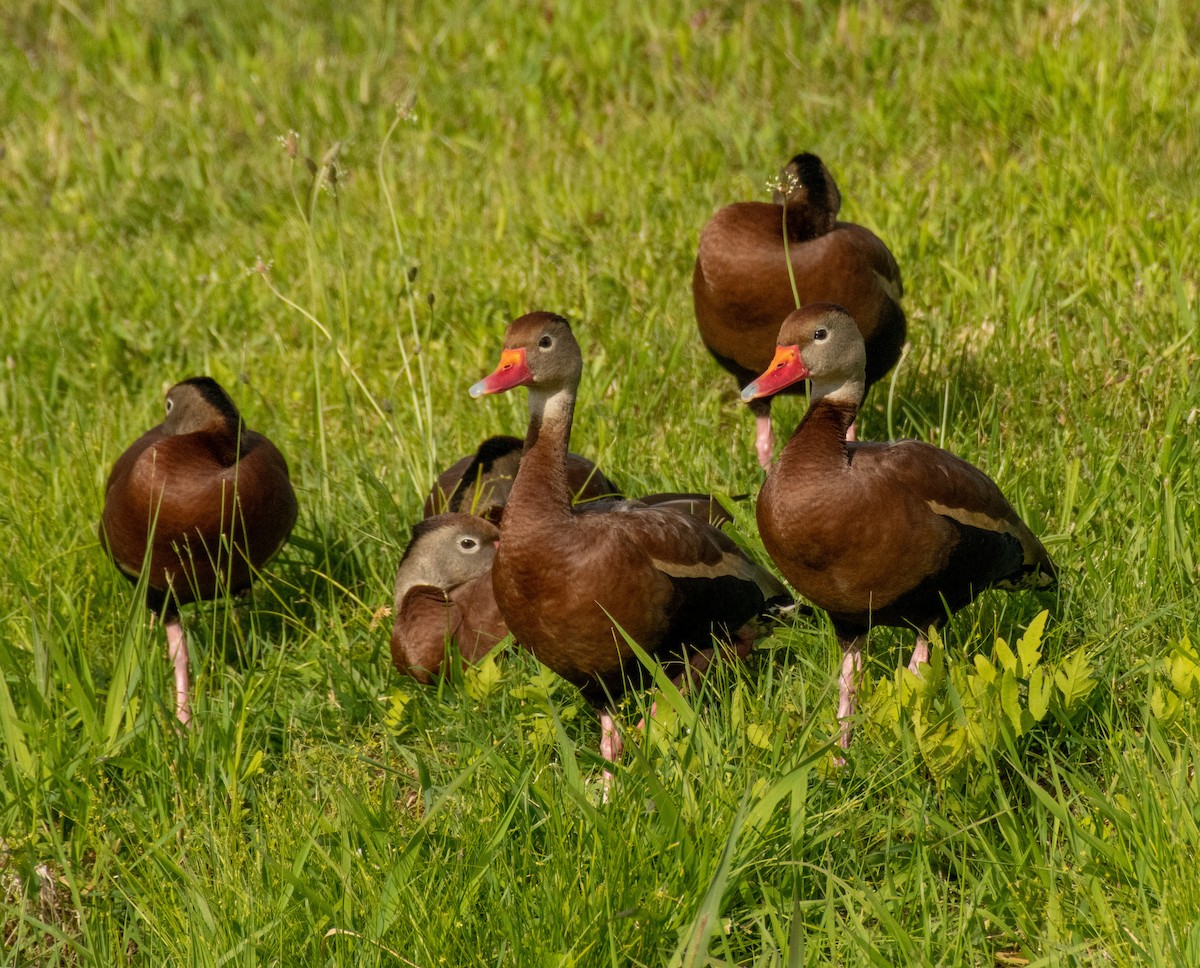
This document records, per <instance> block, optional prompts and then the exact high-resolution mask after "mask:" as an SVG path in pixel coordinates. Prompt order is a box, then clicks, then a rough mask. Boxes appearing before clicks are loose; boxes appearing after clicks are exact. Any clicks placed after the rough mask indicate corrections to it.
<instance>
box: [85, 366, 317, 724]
mask: <svg viewBox="0 0 1200 968" xmlns="http://www.w3.org/2000/svg"><path fill="white" fill-rule="evenodd" d="M295 523H296V496H295V494H294V493H293V491H292V485H291V481H290V479H289V477H288V467H287V462H286V461H285V460H284V459H283V455H282V454H280V452H279V450H278V449H277V448H276V447H275V445H274V444H272V443H271V441H269V440H268V439H267V438H266V437H264V436H263V435H262V434H259V433H255V432H254V431H253V430H248V429H246V427H244V426H243V425H242V420H241V415H240V414H239V413H238V410H237V407H236V406H234V403H233V401H232V400H231V399H230V398H229V394H227V393H226V392H225V391H224V389H222V388H221V386H220V385H219V384H218V383H217V382H216V381H215V380H213V379H210V378H209V377H193V378H192V379H190V380H184V381H183V382H182V383H178V384H176V385H175V386H173V387H171V389H170V390H168V391H167V396H166V417H165V419H164V420H163V422H162V423H160V424H159V425H158V426H156V427H154V428H152V429H151V430H148V431H147V432H146V433H144V434H142V436H141V437H139V438H138V439H137V440H136V441H134V443H133V444H132V445H131V446H130V447H129V448H128V449H127V450H126V451H125V452H124V453H123V454H122V455H121V456H120V457H118V458H117V462H116V464H114V465H113V469H112V472H111V473H110V474H109V476H108V483H107V485H106V487H105V494H104V512H103V516H102V518H101V521H100V540H101V543H102V544H103V545H104V546H105V548H106V549H107V551H108V553H109V555H110V557H111V558H112V560H113V561H114V563H115V564H116V565H117V567H118V568H119V569H120V570H121V573H122V574H124V575H125V577H126V578H128V579H129V580H130V581H131V582H133V583H135V584H136V583H137V582H138V581H139V580H140V579H141V578H142V577H143V569H145V575H144V577H145V583H146V605H147V606H148V607H149V608H150V609H151V610H152V611H154V612H156V613H159V614H161V615H162V618H163V623H164V625H165V626H166V633H167V643H168V649H169V653H170V657H171V661H172V664H173V665H174V669H175V700H176V715H177V716H178V717H179V719H180V721H181V722H184V723H187V722H188V721H189V719H190V718H191V707H190V704H189V701H188V654H187V640H186V638H185V636H184V633H183V627H182V626H181V625H180V622H179V607H180V606H181V605H186V604H188V603H189V602H193V601H197V600H199V599H208V598H216V597H218V596H219V595H222V594H225V593H230V594H233V593H236V592H240V591H243V590H245V589H246V588H249V586H250V582H251V580H252V579H253V577H254V574H255V572H256V571H257V570H258V569H260V568H261V567H262V566H263V565H264V564H266V562H267V561H268V560H269V559H270V558H271V557H272V556H273V555H274V554H275V553H276V552H277V551H278V550H279V549H280V547H282V545H283V543H284V542H285V541H286V540H287V538H288V535H290V534H291V531H292V526H293V525H294V524H295Z"/></svg>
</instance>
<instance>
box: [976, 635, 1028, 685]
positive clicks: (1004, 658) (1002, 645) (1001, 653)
mask: <svg viewBox="0 0 1200 968" xmlns="http://www.w3.org/2000/svg"><path fill="white" fill-rule="evenodd" d="M992 661H994V662H995V663H996V664H997V665H999V666H1000V668H1001V669H1003V670H1004V671H1005V672H1011V673H1012V674H1013V675H1017V676H1019V675H1020V674H1021V672H1020V670H1019V669H1018V668H1017V657H1016V655H1015V654H1014V653H1013V650H1012V649H1010V648H1009V647H1008V643H1007V642H1005V641H1004V639H1001V638H998V639H996V646H995V648H993V649H992ZM975 664H976V666H978V665H979V663H978V662H976V663H975Z"/></svg>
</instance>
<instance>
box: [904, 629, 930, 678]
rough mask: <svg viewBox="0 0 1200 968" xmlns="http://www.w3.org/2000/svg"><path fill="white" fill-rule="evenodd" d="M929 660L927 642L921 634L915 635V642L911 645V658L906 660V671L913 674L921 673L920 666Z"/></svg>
mask: <svg viewBox="0 0 1200 968" xmlns="http://www.w3.org/2000/svg"><path fill="white" fill-rule="evenodd" d="M928 661H929V642H928V640H927V639H926V638H925V636H923V635H918V636H917V644H916V645H914V646H913V654H912V658H911V659H909V660H908V671H909V672H911V673H912V674H913V675H914V676H920V675H921V666H923V665H925V664H926V663H927V662H928Z"/></svg>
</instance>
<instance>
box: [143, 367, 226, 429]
mask: <svg viewBox="0 0 1200 968" xmlns="http://www.w3.org/2000/svg"><path fill="white" fill-rule="evenodd" d="M166 409H167V414H166V416H165V417H164V418H163V422H162V429H163V432H164V433H167V434H169V435H171V436H178V435H180V434H194V433H197V432H199V431H202V430H209V431H221V430H228V431H231V432H235V433H236V431H237V428H238V424H239V423H240V422H241V419H242V417H241V414H239V413H238V408H237V407H236V406H235V405H234V402H233V401H232V400H231V399H230V398H229V394H228V393H226V392H225V390H224V388H223V387H222V386H221V384H219V383H218V382H217V381H216V380H214V379H213V378H212V377H207V376H194V377H192V378H191V379H188V380H184V381H183V382H182V383H176V384H175V386H173V387H171V389H170V390H168V391H167V399H166Z"/></svg>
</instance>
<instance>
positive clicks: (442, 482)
mask: <svg viewBox="0 0 1200 968" xmlns="http://www.w3.org/2000/svg"><path fill="white" fill-rule="evenodd" d="M523 446H524V441H522V440H521V439H520V438H519V437H508V436H496V437H489V438H488V439H487V440H485V441H484V442H483V443H482V444H480V445H479V448H478V449H477V450H476V451H475V453H473V454H468V455H467V456H466V457H463V458H461V459H460V460H457V461H455V462H454V463H453V464H452V465H451V466H450V467H448V468H446V469H445V470H444V471H442V473H441V474H439V475H438V479H437V481H436V482H435V483H434V485H433V490H431V491H430V492H429V496H428V497H426V498H425V517H427V518H428V517H432V516H433V515H435V514H443V513H445V512H448V511H449V512H458V511H462V512H465V513H468V514H474V515H477V516H479V517H481V518H487V519H488V520H489V521H491V522H493V523H497V522H499V520H500V515H501V512H502V511H503V510H504V505H505V503H506V502H507V501H508V492H509V491H510V490H512V482H513V478H515V477H516V476H517V467H518V465H519V464H520V463H521V448H522V447H523ZM567 486H568V487H569V488H570V491H571V499H572V500H573V501H576V502H580V501H592V500H595V499H597V498H601V497H610V496H619V495H620V492H619V491H618V490H617V486H616V485H615V484H614V483H613V482H612V481H610V480H609V479H608V478H607V477H605V476H604V474H602V473H601V472H600V469H599V468H598V467H597V466H596V465H595V464H593V463H592V462H591V461H590V460H588V459H587V458H586V457H580V456H579V455H578V454H568V455H567Z"/></svg>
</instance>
